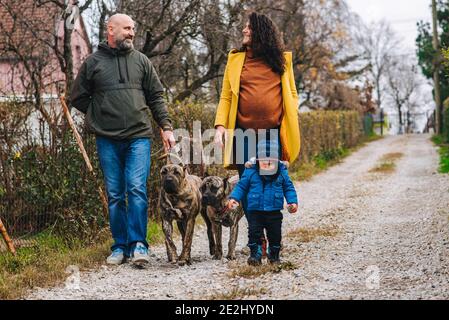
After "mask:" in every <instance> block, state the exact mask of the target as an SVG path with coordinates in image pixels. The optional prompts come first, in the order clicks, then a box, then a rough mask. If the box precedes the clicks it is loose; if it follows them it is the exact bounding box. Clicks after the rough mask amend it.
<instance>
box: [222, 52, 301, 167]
mask: <svg viewBox="0 0 449 320" xmlns="http://www.w3.org/2000/svg"><path fill="white" fill-rule="evenodd" d="M245 55H246V53H245V52H239V51H237V50H232V51H231V52H230V54H229V56H228V62H227V65H226V69H225V74H224V78H223V88H222V91H221V97H220V103H219V105H218V107H217V114H216V116H215V127H216V126H218V125H221V126H224V127H225V128H226V129H228V130H226V132H227V137H226V139H225V153H224V159H223V164H224V167H225V168H227V169H235V166H233V165H231V162H232V159H231V156H232V141H233V137H234V129H235V124H236V120H237V108H238V105H239V102H238V101H239V90H240V75H241V73H242V68H243V64H244V62H245ZM284 55H285V60H286V65H285V72H284V74H283V75H282V78H281V85H282V99H283V102H284V112H283V118H282V122H281V129H280V138H281V145H282V160H285V161H289V162H290V163H292V162H293V161H295V159H296V158H297V157H298V155H299V150H300V144H301V140H300V133H299V122H298V93H297V91H296V85H295V77H294V75H293V65H292V53H291V52H285V53H284Z"/></svg>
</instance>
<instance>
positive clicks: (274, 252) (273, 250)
mask: <svg viewBox="0 0 449 320" xmlns="http://www.w3.org/2000/svg"><path fill="white" fill-rule="evenodd" d="M280 251H281V247H277V246H269V248H268V261H269V262H270V263H271V264H280V263H281V260H280V258H279V253H280Z"/></svg>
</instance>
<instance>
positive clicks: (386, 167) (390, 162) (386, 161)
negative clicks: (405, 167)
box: [369, 152, 404, 174]
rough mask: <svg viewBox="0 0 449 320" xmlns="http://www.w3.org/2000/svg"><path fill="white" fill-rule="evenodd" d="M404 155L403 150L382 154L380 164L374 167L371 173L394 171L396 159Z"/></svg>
mask: <svg viewBox="0 0 449 320" xmlns="http://www.w3.org/2000/svg"><path fill="white" fill-rule="evenodd" d="M403 156H404V154H403V153H401V152H393V153H387V154H384V155H383V156H382V158H381V159H380V162H379V164H377V165H376V166H375V167H374V168H372V169H371V170H370V171H369V172H370V173H385V174H387V173H392V172H394V170H395V169H396V161H397V160H399V159H401V158H402V157H403Z"/></svg>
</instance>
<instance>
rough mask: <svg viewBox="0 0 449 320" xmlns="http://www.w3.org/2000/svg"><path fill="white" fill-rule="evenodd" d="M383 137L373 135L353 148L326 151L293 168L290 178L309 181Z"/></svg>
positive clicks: (366, 137)
mask: <svg viewBox="0 0 449 320" xmlns="http://www.w3.org/2000/svg"><path fill="white" fill-rule="evenodd" d="M382 138H383V137H382V136H378V135H372V136H365V137H364V138H363V139H362V140H361V142H360V144H359V145H358V146H356V147H353V148H339V149H335V150H331V151H326V152H323V153H321V154H319V155H318V156H316V157H314V158H313V159H312V161H311V162H308V163H301V164H300V165H299V166H297V167H294V168H292V169H291V170H290V171H291V172H290V176H291V178H292V179H293V180H299V181H307V180H310V179H311V178H312V177H313V176H314V175H316V174H318V173H320V172H323V171H325V170H327V169H329V168H330V167H332V166H334V165H336V164H339V163H341V161H342V160H343V159H344V158H346V157H347V156H349V155H351V154H352V153H353V152H354V151H357V150H358V149H360V148H361V147H363V146H365V145H366V144H367V143H370V142H373V141H377V140H380V139H382Z"/></svg>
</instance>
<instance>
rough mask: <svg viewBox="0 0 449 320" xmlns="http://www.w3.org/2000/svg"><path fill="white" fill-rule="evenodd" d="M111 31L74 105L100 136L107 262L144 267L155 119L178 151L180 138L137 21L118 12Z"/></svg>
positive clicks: (76, 90) (77, 85)
mask: <svg viewBox="0 0 449 320" xmlns="http://www.w3.org/2000/svg"><path fill="white" fill-rule="evenodd" d="M107 32H108V36H107V42H105V43H100V45H99V46H98V51H96V52H95V53H93V54H92V55H90V56H89V57H88V58H87V59H86V61H85V62H84V63H83V65H82V66H81V68H80V70H79V73H78V75H77V77H76V80H75V82H74V85H73V88H72V94H71V97H70V101H71V104H72V106H73V107H75V108H76V109H78V110H80V111H81V112H83V113H84V114H86V118H85V119H86V123H87V127H88V129H89V131H90V132H91V133H93V134H95V136H96V143H97V152H98V157H99V160H100V166H101V169H102V171H103V175H104V181H105V185H106V191H107V195H108V205H109V220H110V228H111V233H112V237H113V239H114V244H113V246H112V248H111V250H112V254H111V255H110V256H109V257H108V258H107V260H106V261H107V263H108V264H114V265H118V264H121V263H123V262H124V261H125V260H126V258H128V257H129V258H131V261H132V262H134V263H136V264H139V265H141V264H143V263H147V262H148V261H149V255H148V243H147V241H146V235H147V219H148V212H147V210H148V198H147V179H148V176H149V170H150V150H151V138H152V128H151V121H150V120H151V115H152V116H153V118H154V119H155V121H156V123H157V124H158V126H159V127H160V128H161V129H162V130H163V134H162V139H163V140H164V142H165V143H167V144H168V145H170V146H171V147H173V146H174V145H175V139H174V137H173V132H172V130H173V129H172V125H171V123H172V122H171V120H170V118H169V114H168V111H167V107H166V105H165V101H164V99H163V88H162V85H161V83H160V81H159V78H158V76H157V74H156V71H155V69H154V67H153V65H152V64H151V62H150V60H149V59H148V58H147V57H146V56H145V55H144V54H142V53H140V52H139V51H137V50H135V49H134V46H133V40H134V21H133V20H132V19H131V18H130V17H129V16H127V15H125V14H115V15H113V16H112V17H111V18H110V19H109V21H108V26H107ZM150 113H151V115H150Z"/></svg>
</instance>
